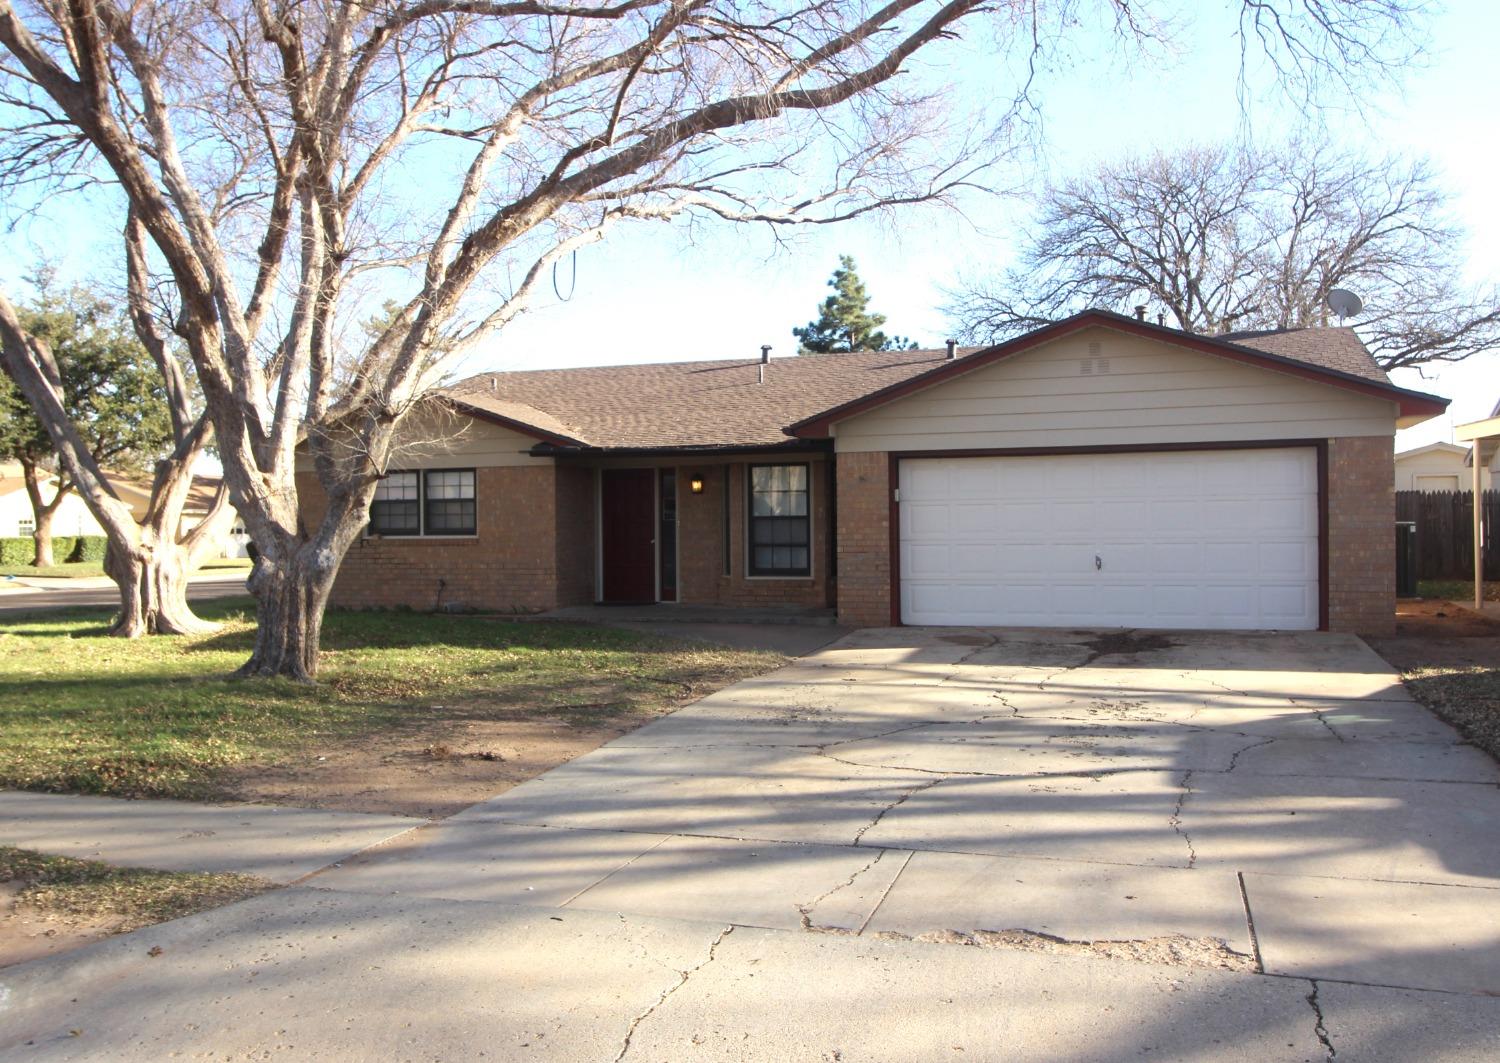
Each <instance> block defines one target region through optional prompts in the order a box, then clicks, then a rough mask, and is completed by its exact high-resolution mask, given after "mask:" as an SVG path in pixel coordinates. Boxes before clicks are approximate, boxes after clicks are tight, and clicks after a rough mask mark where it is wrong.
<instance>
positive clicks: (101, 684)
mask: <svg viewBox="0 0 1500 1063" xmlns="http://www.w3.org/2000/svg"><path fill="white" fill-rule="evenodd" d="M197 608H198V611H199V612H200V613H201V614H203V615H205V616H207V617H209V618H211V619H214V620H217V621H220V622H221V623H222V624H223V627H222V629H221V630H220V631H218V632H216V633H215V634H212V635H209V636H206V637H200V638H164V637H153V638H146V639H137V640H134V641H123V640H119V639H112V638H109V637H107V636H106V634H105V626H106V623H107V620H108V612H107V611H105V610H81V611H78V612H76V613H70V614H54V615H51V616H38V617H33V618H27V619H22V620H18V621H16V622H13V623H10V624H8V625H7V626H6V627H4V628H3V629H0V786H10V787H16V788H21V789H32V790H49V791H60V792H75V793H100V794H111V795H115V796H121V797H174V798H186V799H214V798H219V799H222V798H236V797H250V798H254V799H258V800H267V799H275V798H276V797H277V796H280V795H282V794H285V795H287V796H288V798H289V799H290V800H291V801H292V802H293V803H300V804H315V805H325V806H328V807H359V808H364V809H367V810H372V811H373V810H381V809H382V808H386V809H388V810H391V811H396V810H398V809H399V810H413V811H417V813H418V814H426V812H425V811H423V810H424V809H425V808H427V807H428V806H427V805H424V804H423V803H422V797H423V794H422V792H421V788H422V787H424V786H439V787H440V786H442V785H444V783H443V781H442V778H438V777H434V776H430V775H426V776H423V777H421V778H418V779H416V780H415V785H416V788H415V789H411V788H408V790H407V792H406V794H405V796H403V797H401V798H400V800H399V801H397V802H393V803H389V804H387V805H385V806H382V804H381V796H382V794H383V793H387V792H390V791H391V790H392V788H393V787H394V786H395V785H396V784H397V783H399V782H402V780H407V781H410V780H409V779H408V777H409V776H410V775H411V773H412V764H411V763H410V759H409V758H406V759H403V758H405V754H406V753H407V752H409V751H413V750H415V751H420V750H423V749H425V748H426V747H428V746H436V745H447V746H449V747H450V748H452V749H454V750H456V751H458V752H459V753H468V752H472V751H476V750H477V751H484V750H490V749H498V750H500V755H501V756H504V757H505V759H506V761H507V762H508V764H509V765H510V767H511V769H512V770H511V774H510V776H506V777H504V778H501V777H500V776H498V775H496V776H495V779H494V781H496V782H497V783H504V784H505V785H509V784H513V783H514V782H515V781H519V778H521V777H529V776H530V775H534V774H537V773H538V772H539V771H543V770H546V768H548V767H551V766H552V765H553V764H556V763H558V762H559V761H560V760H565V759H568V757H569V756H575V755H577V753H579V752H582V751H585V750H586V749H588V748H592V746H594V745H597V744H599V742H601V741H605V740H607V739H608V738H610V737H613V736H614V735H616V734H620V733H623V732H624V731H627V730H630V729H632V728H633V727H636V726H639V725H640V724H641V723H644V722H646V721H648V720H650V719H653V718H654V717H656V716H658V715H660V714H661V713H662V712H665V711H668V710H670V709H671V708H673V707H675V706H676V705H679V704H681V703H682V702H683V701H686V700H690V699H692V698H695V697H699V696H702V695H703V694H704V693H707V692H709V691H711V690H715V689H718V688H719V687H722V686H725V685H727V684H728V683H732V682H734V681H736V680H738V679H741V678H744V677H746V676H749V675H755V674H758V673H761V672H764V671H767V670H769V669H771V668H774V667H777V666H778V665H780V664H781V663H783V661H784V660H785V658H783V657H781V656H780V655H778V654H775V653H770V652H765V651H749V650H736V649H728V648H724V647H717V646H707V645H704V644H702V643H695V642H687V641H683V640H679V639H673V638H666V637H660V636H655V635H645V634H639V633H635V632H630V631H621V630H616V629H612V628H605V627H598V626H592V625H586V624H563V623H535V622H517V621H507V620H496V619H491V618H484V617H465V616H430V615H419V614H413V613H351V612H338V611H334V612H330V613H329V614H328V617H327V620H326V622H325V625H324V640H323V644H324V647H325V652H324V656H323V661H322V666H321V670H320V681H319V683H318V684H317V685H316V686H313V687H308V686H305V685H300V684H295V683H289V682H283V681H276V680H256V681H253V682H244V681H238V680H234V679H231V678H229V676H230V674H231V673H232V672H233V671H234V669H235V668H237V667H238V666H239V665H240V664H241V663H242V662H243V661H244V660H245V658H246V657H247V656H248V655H249V652H250V646H251V640H252V635H253V623H252V618H251V616H250V615H249V613H248V612H247V610H246V607H245V606H244V605H243V604H240V603H237V602H217V603H200V604H199V605H198V606H197ZM539 729H540V730H539ZM543 732H544V733H543ZM539 733H540V734H542V738H543V739H545V745H546V748H544V749H541V750H539V751H538V750H529V749H522V748H515V743H510V744H509V745H507V742H508V736H512V735H522V736H529V735H533V734H539ZM527 741H530V739H529V738H528V739H527ZM476 743H477V745H476ZM351 758H354V759H355V760H360V761H361V763H367V764H371V765H373V766H374V767H376V768H379V769H380V770H379V771H374V772H363V773H360V772H355V771H352V769H351V772H350V773H349V774H348V778H347V781H346V782H342V783H338V784H337V785H339V786H344V787H345V788H346V789H348V790H350V792H351V793H352V792H353V790H358V791H360V792H361V793H363V794H365V795H366V796H365V798H363V800H364V802H365V803H364V804H359V803H354V804H350V803H345V802H342V799H340V800H335V801H333V802H331V803H330V802H328V801H324V800H322V799H321V797H320V791H319V786H320V785H322V783H320V782H318V781H317V779H312V780H311V781H309V780H307V779H301V780H291V781H287V780H285V779H282V780H279V781H278V782H277V784H276V785H277V786H281V783H282V782H286V785H285V786H281V789H277V788H276V787H272V788H271V789H269V790H268V789H267V788H266V787H262V786H259V785H257V773H269V774H271V775H276V774H277V772H278V771H280V770H282V769H286V768H288V767H295V768H298V769H299V770H300V768H301V767H307V768H308V769H309V771H313V773H314V774H316V771H315V769H317V768H318V767H319V766H323V765H327V764H331V763H334V762H338V763H341V764H344V765H345V766H346V767H347V766H349V764H350V762H351ZM361 758H362V759H361ZM423 759H425V760H427V761H433V760H434V758H431V757H426V758H423ZM474 763H482V762H477V761H476V762H474ZM382 772H383V773H384V774H382ZM402 772H406V773H407V774H406V776H402V775H401V773H402ZM518 773H519V774H518ZM417 774H418V775H421V774H422V773H421V772H420V771H419V772H418V773H417ZM490 775H495V773H494V772H493V771H491V772H490ZM512 776H513V777H512ZM489 778H490V776H487V775H484V774H483V773H480V774H477V775H474V776H473V777H472V778H469V779H468V780H467V782H466V786H469V789H466V790H465V791H464V794H463V800H477V799H479V798H480V797H483V796H487V794H488V793H491V792H497V791H498V789H504V785H497V787H496V789H492V790H488V791H487V790H486V786H487V785H488V782H487V780H488V779H489ZM476 795H477V796H476ZM455 800H457V798H455ZM441 806H444V802H443V801H441V800H439V801H436V802H434V803H433V804H432V805H431V807H434V808H436V807H441Z"/></svg>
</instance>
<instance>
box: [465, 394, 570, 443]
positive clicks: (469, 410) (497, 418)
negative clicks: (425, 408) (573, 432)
mask: <svg viewBox="0 0 1500 1063" xmlns="http://www.w3.org/2000/svg"><path fill="white" fill-rule="evenodd" d="M443 401H445V402H447V403H448V404H449V405H451V406H452V407H454V409H456V410H459V411H460V412H462V413H464V414H467V415H468V416H470V417H474V418H477V419H478V420H481V421H489V422H490V423H491V424H497V425H500V426H501V427H502V428H510V429H512V430H514V431H517V432H520V433H521V434H522V435H528V436H531V437H532V438H533V439H535V440H537V441H538V442H540V443H550V444H552V445H554V446H562V447H586V446H588V444H587V443H585V442H584V441H583V440H581V439H575V438H573V437H572V436H565V435H561V434H559V433H557V432H549V431H547V430H546V429H545V428H538V427H537V426H536V425H534V424H528V423H527V422H525V421H522V420H518V419H517V418H514V417H506V416H505V415H504V414H500V413H495V412H494V411H493V410H486V409H485V408H484V407H482V406H475V405H473V404H472V403H468V402H464V401H463V399H459V398H455V397H453V396H452V395H445V396H443Z"/></svg>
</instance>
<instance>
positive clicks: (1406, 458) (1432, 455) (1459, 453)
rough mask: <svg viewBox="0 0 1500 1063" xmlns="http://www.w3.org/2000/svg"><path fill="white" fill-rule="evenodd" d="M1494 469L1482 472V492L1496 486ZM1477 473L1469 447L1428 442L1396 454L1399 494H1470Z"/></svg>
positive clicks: (1397, 488) (1482, 470)
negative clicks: (1413, 492) (1432, 492)
mask: <svg viewBox="0 0 1500 1063" xmlns="http://www.w3.org/2000/svg"><path fill="white" fill-rule="evenodd" d="M1493 472H1494V470H1493V468H1491V469H1481V470H1480V485H1481V490H1484V491H1488V490H1489V489H1490V488H1491V487H1492V486H1493V485H1494V476H1493ZM1473 488H1474V474H1473V472H1472V466H1471V465H1470V459H1469V448H1468V447H1461V446H1458V445H1457V444H1454V443H1429V444H1427V445H1426V446H1425V447H1417V448H1415V449H1413V450H1403V451H1402V452H1401V453H1399V454H1397V455H1396V490H1398V491H1471V490H1473Z"/></svg>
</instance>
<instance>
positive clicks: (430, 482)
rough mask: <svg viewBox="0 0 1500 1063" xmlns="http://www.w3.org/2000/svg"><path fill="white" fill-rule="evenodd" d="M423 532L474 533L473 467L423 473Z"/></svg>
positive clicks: (429, 533) (430, 533)
mask: <svg viewBox="0 0 1500 1063" xmlns="http://www.w3.org/2000/svg"><path fill="white" fill-rule="evenodd" d="M426 481H427V483H426V486H425V489H424V494H425V496H426V503H427V508H426V528H425V530H424V532H423V534H424V535H473V534H474V532H475V530H476V528H477V524H476V521H475V514H474V470H473V469H436V470H433V471H431V472H428V473H427V474H426Z"/></svg>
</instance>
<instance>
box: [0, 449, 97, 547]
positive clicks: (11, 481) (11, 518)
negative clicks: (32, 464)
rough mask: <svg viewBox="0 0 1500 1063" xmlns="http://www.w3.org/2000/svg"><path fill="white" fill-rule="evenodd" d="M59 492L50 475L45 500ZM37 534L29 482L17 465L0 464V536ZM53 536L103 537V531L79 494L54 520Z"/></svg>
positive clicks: (65, 502)
mask: <svg viewBox="0 0 1500 1063" xmlns="http://www.w3.org/2000/svg"><path fill="white" fill-rule="evenodd" d="M56 491H57V478H56V477H53V476H49V477H48V478H47V481H46V484H45V485H44V486H43V488H42V497H43V498H45V499H48V500H50V499H51V498H52V496H53V494H54V493H55V492H56ZM34 531H36V517H35V515H34V514H33V513H32V509H31V498H30V496H29V495H27V494H26V479H25V476H24V475H23V474H22V471H21V466H20V465H19V464H18V463H14V462H6V463H4V464H0V537H3V538H9V537H11V536H22V537H25V536H29V535H31V534H32V532H34ZM52 534H54V535H103V534H104V529H102V528H100V527H99V522H98V521H96V520H95V519H94V515H93V514H92V513H90V512H89V507H88V506H86V505H84V503H83V499H81V498H79V497H78V494H77V492H72V493H70V494H69V495H68V496H67V497H66V498H64V499H63V501H62V504H61V505H60V506H58V508H57V515H56V516H54V517H53V518H52Z"/></svg>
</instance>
